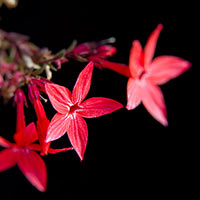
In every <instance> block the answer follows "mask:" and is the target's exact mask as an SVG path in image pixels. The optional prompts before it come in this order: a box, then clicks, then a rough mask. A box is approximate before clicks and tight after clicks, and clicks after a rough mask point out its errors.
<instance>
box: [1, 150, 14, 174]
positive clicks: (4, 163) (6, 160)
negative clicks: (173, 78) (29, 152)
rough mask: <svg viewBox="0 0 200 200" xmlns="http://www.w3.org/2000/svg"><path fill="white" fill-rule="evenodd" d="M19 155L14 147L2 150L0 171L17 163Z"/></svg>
mask: <svg viewBox="0 0 200 200" xmlns="http://www.w3.org/2000/svg"><path fill="white" fill-rule="evenodd" d="M16 162H17V157H16V154H15V152H14V151H13V149H4V150H3V151H1V152H0V172H2V171H4V170H7V169H10V168H11V167H13V166H14V165H16Z"/></svg>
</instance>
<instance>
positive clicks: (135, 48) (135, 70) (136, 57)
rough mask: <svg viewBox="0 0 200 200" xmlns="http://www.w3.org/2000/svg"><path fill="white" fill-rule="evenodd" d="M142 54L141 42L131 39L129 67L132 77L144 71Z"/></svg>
mask: <svg viewBox="0 0 200 200" xmlns="http://www.w3.org/2000/svg"><path fill="white" fill-rule="evenodd" d="M143 66H144V54H143V49H142V47H141V44H140V42H139V41H138V40H135V41H133V45H132V48H131V51H130V57H129V68H130V72H131V75H132V77H134V78H137V77H138V76H140V74H141V73H142V72H143V71H144V68H143Z"/></svg>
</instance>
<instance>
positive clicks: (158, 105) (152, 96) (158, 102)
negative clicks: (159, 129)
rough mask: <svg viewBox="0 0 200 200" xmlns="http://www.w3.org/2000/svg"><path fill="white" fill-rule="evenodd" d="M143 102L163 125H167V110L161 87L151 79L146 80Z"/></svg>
mask: <svg viewBox="0 0 200 200" xmlns="http://www.w3.org/2000/svg"><path fill="white" fill-rule="evenodd" d="M142 103H143V104H144V106H145V108H146V109H147V111H148V112H149V113H150V114H151V115H152V116H153V117H154V118H155V119H156V120H157V121H159V122H160V123H161V124H162V125H163V126H167V125H168V122H167V112H166V106H165V101H164V97H163V94H162V91H161V89H160V88H159V87H158V86H156V85H153V84H152V83H151V82H150V81H144V85H143V91H142Z"/></svg>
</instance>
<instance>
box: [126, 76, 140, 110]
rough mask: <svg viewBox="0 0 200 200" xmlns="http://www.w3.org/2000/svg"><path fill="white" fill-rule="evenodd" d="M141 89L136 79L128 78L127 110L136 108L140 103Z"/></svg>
mask: <svg viewBox="0 0 200 200" xmlns="http://www.w3.org/2000/svg"><path fill="white" fill-rule="evenodd" d="M141 98H142V97H141V88H140V84H139V80H138V79H133V78H129V79H128V83H127V105H126V108H127V109H128V110H132V109H134V108H136V107H137V106H138V105H139V104H140V103H141Z"/></svg>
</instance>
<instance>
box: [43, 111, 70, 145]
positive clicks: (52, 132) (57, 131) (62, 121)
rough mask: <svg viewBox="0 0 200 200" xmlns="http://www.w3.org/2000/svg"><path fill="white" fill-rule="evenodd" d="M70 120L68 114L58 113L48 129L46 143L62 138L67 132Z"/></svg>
mask: <svg viewBox="0 0 200 200" xmlns="http://www.w3.org/2000/svg"><path fill="white" fill-rule="evenodd" d="M68 120H69V115H68V114H66V115H63V114H60V113H56V114H55V115H54V117H53V118H52V120H51V122H50V124H49V127H48V129H47V137H46V142H50V141H53V140H57V139H58V138H60V137H62V136H63V135H64V134H65V133H66V131H67V125H68Z"/></svg>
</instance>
